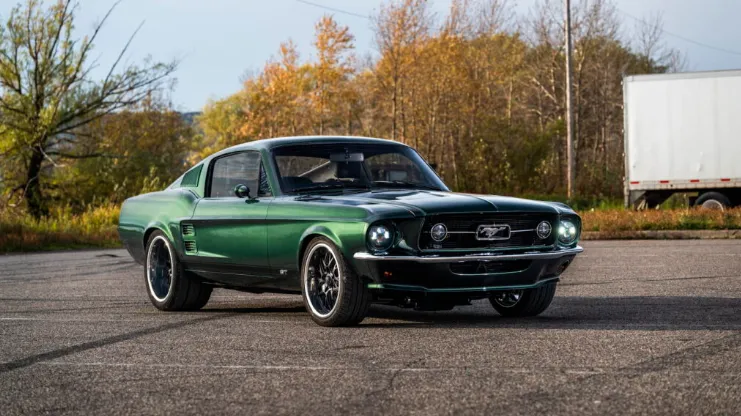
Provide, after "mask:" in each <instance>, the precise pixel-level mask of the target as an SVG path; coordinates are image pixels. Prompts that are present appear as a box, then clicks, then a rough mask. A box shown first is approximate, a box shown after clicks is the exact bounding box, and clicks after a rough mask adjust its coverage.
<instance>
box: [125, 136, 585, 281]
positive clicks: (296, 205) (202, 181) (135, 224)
mask: <svg viewBox="0 0 741 416" xmlns="http://www.w3.org/2000/svg"><path fill="white" fill-rule="evenodd" d="M338 142H339V143H345V142H348V143H367V144H393V145H395V146H399V145H400V144H399V143H396V142H390V141H386V140H381V139H370V138H350V137H318V138H317V137H314V138H311V137H297V138H282V139H270V140H260V141H255V142H249V143H245V144H242V145H238V146H234V147H231V148H229V149H225V150H223V151H221V152H218V153H216V154H214V155H211V156H209V157H207V158H206V159H204V160H203V161H202V162H201V163H202V164H203V166H204V168H203V169H201V173H200V176H199V180H198V185H197V186H195V187H182V188H180V187H178V186H176V185H177V182H175V183H174V184H173V185H171V186H170V187H168V189H166V190H164V191H161V192H154V193H149V194H144V195H140V196H137V197H133V198H129V199H127V200H126V201H125V202H124V204H123V206H122V208H121V216H120V220H119V233H120V236H121V239H122V241H123V242H124V244H125V246H126V248H127V249H128V250H129V252H130V253H131V255H132V256H133V257H134V259H136V260H137V261H138V262H143V261H144V246H145V244H146V241H145V239H146V236H147V235H148V233H150V232H151V231H153V230H155V229H159V230H162V231H163V232H164V233H165V235H166V236H167V238H168V239H169V240H170V241H171V242H172V243H173V247H174V248H175V250H176V252H177V253H178V256H179V257H180V258H181V259H183V260H184V264H185V265H186V266H187V267H191V268H192V269H193V270H198V269H199V268H203V267H202V266H203V265H208V266H209V267H210V268H211V270H212V272H211V273H214V274H217V275H218V274H220V273H221V274H229V273H231V274H232V278H231V280H230V282H234V281H237V280H235V279H239V278H241V277H240V276H248V277H250V276H252V277H255V279H257V278H258V277H259V279H257V280H255V279H253V280H252V281H250V278H246V280H245V281H244V282H243V283H244V285H245V286H250V285H251V284H252V283H256V284H257V285H258V286H259V287H269V288H275V289H286V290H296V289H297V288H298V271H299V267H300V263H301V249H302V247H305V246H306V244H307V243H308V241H309V240H310V239H311V238H313V237H315V236H323V237H326V238H328V239H330V240H331V241H332V242H333V243H334V244H335V245H337V247H338V248H339V249H340V251H341V252H342V253H343V255H344V256H345V258H346V259H347V261H348V262H350V264H351V266H352V267H355V268H356V270H358V271H360V269H362V268H363V267H362V266H361V265H360V264H358V263H356V261H355V259H353V254H354V253H356V252H361V251H367V247H366V230H367V229H368V226H369V225H370V224H373V223H374V222H377V221H388V222H392V223H394V224H396V225H397V226H398V228H399V229H400V230H401V231H403V232H407V233H410V234H415V235H414V236H406V235H405V236H404V237H405V239H400V241H399V243H398V245H397V247H396V248H395V250H398V251H399V252H402V253H404V252H406V253H409V254H415V251H416V250H417V246H416V244H417V243H416V233H418V232H419V228H420V226H421V224H422V221H423V220H424V217H425V216H426V215H431V214H439V213H484V212H530V213H532V212H539V213H557V214H559V215H566V216H569V217H574V218H576V219H577V220H578V216H577V215H576V213H575V212H574V211H572V210H571V209H570V208H568V206H566V205H563V204H558V203H547V202H537V201H530V200H524V199H518V198H509V197H499V196H490V195H473V194H456V193H451V192H443V191H427V190H417V189H389V190H383V191H377V190H374V191H368V192H362V193H350V194H340V195H334V194H333V195H329V194H323V195H313V196H307V195H302V196H296V195H286V194H283V193H282V191H281V189H280V186H279V182H278V176H277V174H276V166H275V162H274V160H273V157H272V154H271V150H272V149H274V148H276V147H280V146H288V145H297V144H315V143H338ZM245 150H257V151H259V152H260V154H261V157H262V164H263V167H264V169H265V173H266V175H267V179H268V183H269V184H270V187H271V189H272V194H273V196H272V197H264V198H258V199H253V200H245V199H238V198H236V197H235V198H220V199H211V198H204V196H205V195H206V187H207V178H208V174H209V170H210V169H208V168H209V167H210V163H211V161H212V160H214V159H215V158H218V157H220V156H223V155H226V154H230V153H236V152H241V151H245ZM183 223H187V224H192V225H194V227H195V236H194V237H188V241H195V242H196V245H197V253H196V254H194V255H192V254H185V250H184V245H183V236H182V234H181V224H183ZM416 254H419V253H416ZM219 265H223V269H224V272H223V273H222V272H219V271H214V268H218V267H219ZM236 270H244V271H243V272H239V273H237V272H236Z"/></svg>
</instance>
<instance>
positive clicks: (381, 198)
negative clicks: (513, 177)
mask: <svg viewBox="0 0 741 416" xmlns="http://www.w3.org/2000/svg"><path fill="white" fill-rule="evenodd" d="M322 199H323V200H325V201H326V202H335V203H340V204H344V205H356V206H358V205H362V206H364V207H365V208H367V209H369V210H370V211H387V210H388V209H389V208H392V207H395V208H400V209H403V210H405V211H408V212H409V213H411V214H412V215H414V216H419V217H421V216H426V215H433V214H453V213H468V212H478V213H481V212H542V213H573V211H572V210H571V209H570V208H568V206H566V205H565V204H559V203H553V202H540V201H532V200H528V199H520V198H512V197H505V196H494V195H476V194H463V193H454V192H442V191H428V190H408V189H405V190H386V191H372V192H364V193H360V194H352V195H339V196H323V197H322Z"/></svg>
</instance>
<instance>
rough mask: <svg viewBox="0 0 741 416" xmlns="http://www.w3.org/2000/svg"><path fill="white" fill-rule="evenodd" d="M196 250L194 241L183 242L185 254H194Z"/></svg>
mask: <svg viewBox="0 0 741 416" xmlns="http://www.w3.org/2000/svg"><path fill="white" fill-rule="evenodd" d="M197 252H198V250H197V249H196V242H195V241H186V242H185V253H186V254H195V253H197Z"/></svg>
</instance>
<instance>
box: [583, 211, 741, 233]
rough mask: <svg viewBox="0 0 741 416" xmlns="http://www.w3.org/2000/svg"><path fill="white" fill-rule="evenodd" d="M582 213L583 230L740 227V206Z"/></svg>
mask: <svg viewBox="0 0 741 416" xmlns="http://www.w3.org/2000/svg"><path fill="white" fill-rule="evenodd" d="M579 214H580V215H581V217H582V222H583V227H584V231H646V230H727V229H741V208H735V209H730V210H726V211H715V210H707V209H696V208H686V209H676V210H648V211H631V210H624V209H606V210H589V211H582V212H580V213H579Z"/></svg>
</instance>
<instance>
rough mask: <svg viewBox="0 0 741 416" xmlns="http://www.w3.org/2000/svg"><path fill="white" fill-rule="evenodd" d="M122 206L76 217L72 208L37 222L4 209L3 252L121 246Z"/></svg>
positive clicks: (0, 249)
mask: <svg viewBox="0 0 741 416" xmlns="http://www.w3.org/2000/svg"><path fill="white" fill-rule="evenodd" d="M118 214H119V207H118V206H115V205H104V206H100V207H96V208H89V209H87V210H85V211H84V212H83V213H81V214H77V215H75V214H72V210H71V208H69V207H66V208H62V209H55V210H53V211H52V212H51V213H50V215H49V216H47V217H44V218H42V219H39V220H36V219H34V218H33V217H31V216H30V215H28V214H26V213H25V212H23V211H21V210H14V209H4V210H0V252H6V253H7V252H12V251H42V250H59V249H72V248H92V247H98V248H104V247H120V242H119V239H118V231H117V229H116V228H117V227H116V226H117V225H118Z"/></svg>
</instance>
